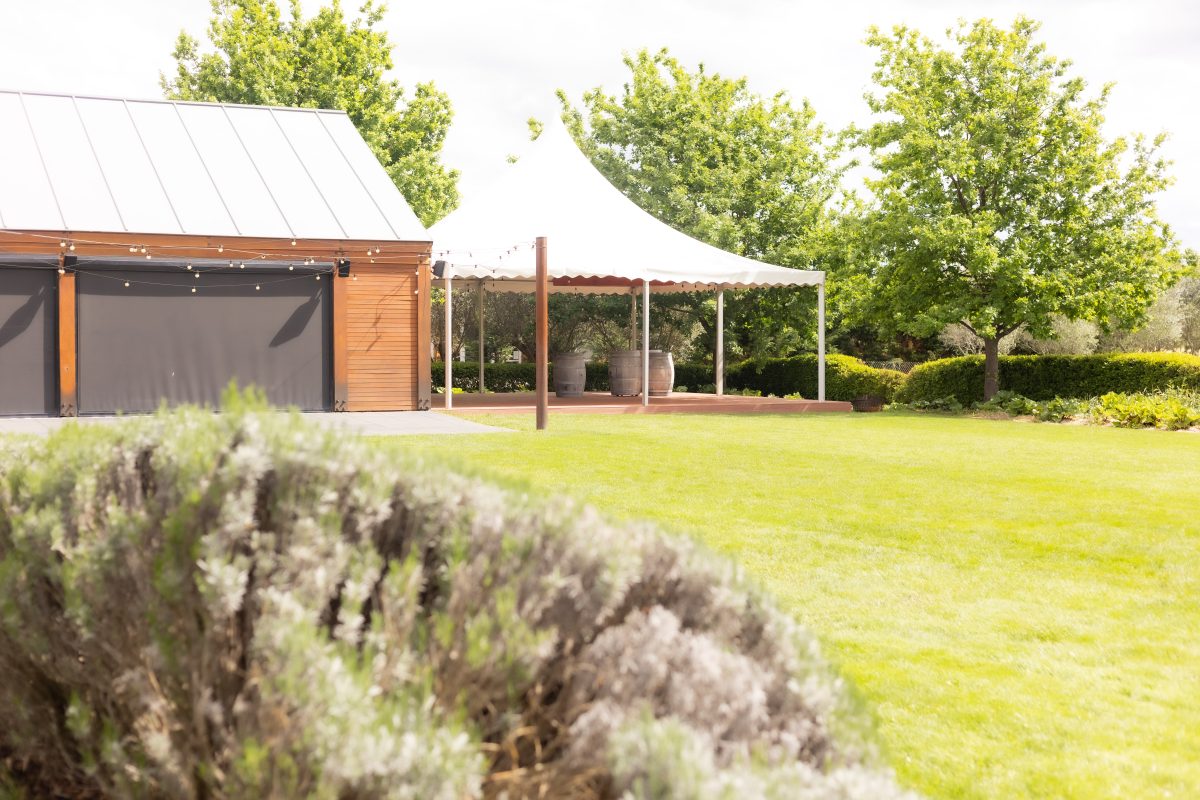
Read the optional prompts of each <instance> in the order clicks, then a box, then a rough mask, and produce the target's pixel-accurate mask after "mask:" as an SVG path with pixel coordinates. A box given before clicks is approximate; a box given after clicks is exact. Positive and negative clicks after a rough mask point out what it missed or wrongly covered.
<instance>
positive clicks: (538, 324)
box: [534, 236, 550, 431]
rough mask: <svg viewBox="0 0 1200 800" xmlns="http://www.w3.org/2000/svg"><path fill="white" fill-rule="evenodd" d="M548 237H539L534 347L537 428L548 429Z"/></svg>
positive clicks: (540, 429)
mask: <svg viewBox="0 0 1200 800" xmlns="http://www.w3.org/2000/svg"><path fill="white" fill-rule="evenodd" d="M547 271H548V265H547V262H546V237H545V236H539V237H538V238H537V281H536V286H537V289H536V292H537V299H536V306H537V308H536V311H535V313H534V331H535V336H534V349H535V351H536V355H537V367H536V369H537V429H538V430H539V431H544V430H546V421H547V418H548V417H549V416H550V386H549V382H550V363H549V362H550V342H549V338H550V291H549V289H550V287H549V286H548V283H549V281H548V279H547Z"/></svg>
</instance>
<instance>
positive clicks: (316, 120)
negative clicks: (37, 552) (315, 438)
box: [0, 92, 431, 415]
mask: <svg viewBox="0 0 1200 800" xmlns="http://www.w3.org/2000/svg"><path fill="white" fill-rule="evenodd" d="M430 247H431V245H430V241H429V237H428V235H427V234H426V232H425V230H424V228H423V227H422V225H421V224H420V222H419V221H418V220H417V218H416V216H415V215H414V214H413V212H412V210H411V209H410V208H409V207H408V204H407V203H406V202H405V200H404V198H403V196H402V195H401V194H400V192H399V191H398V190H397V189H396V187H395V185H394V184H393V183H392V181H391V179H390V178H389V177H388V175H387V173H386V172H385V171H384V169H383V168H382V166H381V165H380V164H379V162H378V161H377V160H376V159H375V157H374V155H373V154H372V153H371V151H370V148H368V146H367V145H366V143H365V142H364V141H363V140H362V138H361V137H360V136H359V135H358V133H357V131H356V130H355V128H354V126H353V124H352V123H351V122H350V120H349V118H348V117H347V116H346V115H345V114H344V113H342V112H335V111H321V110H315V109H288V108H266V107H254V106H236V105H220V104H206V103H179V102H170V101H134V100H122V99H114V98H100V97H80V96H66V95H51V94H44V93H21V92H0V415H30V414H62V415H75V414H92V413H95V414H102V413H113V412H140V411H149V410H153V409H154V408H156V407H158V405H160V403H162V402H167V403H181V402H193V403H209V404H213V403H215V402H216V401H217V400H218V398H219V396H220V393H221V392H222V390H223V389H224V387H225V386H227V385H228V383H229V382H230V381H231V380H235V381H237V382H238V383H239V384H240V385H243V386H245V385H251V384H253V385H256V386H258V387H260V388H261V389H263V390H264V391H265V392H266V394H267V397H268V399H270V400H271V401H272V402H273V403H276V404H278V405H295V406H298V407H300V408H301V409H305V410H337V411H366V410H397V409H420V408H428V407H429V388H430V387H429V348H428V341H429V333H428V331H429V316H428V315H429V301H428V291H429V285H430V280H429V260H430V259H429V257H430Z"/></svg>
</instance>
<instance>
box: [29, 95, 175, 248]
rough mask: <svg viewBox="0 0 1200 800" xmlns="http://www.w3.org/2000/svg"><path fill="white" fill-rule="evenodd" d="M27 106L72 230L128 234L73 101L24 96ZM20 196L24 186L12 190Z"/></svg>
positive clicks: (72, 99)
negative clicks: (124, 232) (123, 232)
mask: <svg viewBox="0 0 1200 800" xmlns="http://www.w3.org/2000/svg"><path fill="white" fill-rule="evenodd" d="M64 100H65V102H64ZM22 102H23V104H24V106H25V111H26V113H27V114H28V115H29V127H30V129H31V130H32V131H33V136H34V139H36V140H37V146H38V150H39V151H40V152H41V155H42V162H43V163H44V164H45V166H46V174H47V175H48V176H49V178H50V185H51V186H52V187H53V189H54V196H55V197H56V198H57V199H58V206H59V208H60V209H62V216H63V219H64V220H66V223H67V226H68V227H70V228H71V229H73V230H80V231H127V230H129V229H128V228H126V227H125V223H124V222H123V221H122V220H121V215H120V213H119V212H118V211H117V207H116V204H115V203H114V202H113V196H112V192H111V191H110V190H109V188H108V182H107V181H106V180H105V179H104V173H103V172H102V171H101V169H100V162H98V161H97V160H96V154H95V152H94V151H93V150H92V144H91V142H90V141H88V135H87V132H86V131H85V130H84V129H83V123H82V122H80V121H79V112H78V111H76V110H75V100H74V98H71V97H67V98H63V97H46V96H43V95H25V96H24V97H23V98H22ZM20 190H21V187H19V186H13V187H11V188H10V189H9V191H16V192H20ZM146 232H147V233H148V232H149V231H146ZM158 232H159V231H154V233H158ZM162 232H163V233H178V231H162Z"/></svg>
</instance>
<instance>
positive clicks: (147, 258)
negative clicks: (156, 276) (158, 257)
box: [146, 253, 154, 261]
mask: <svg viewBox="0 0 1200 800" xmlns="http://www.w3.org/2000/svg"><path fill="white" fill-rule="evenodd" d="M153 257H154V256H152V255H150V254H149V253H146V260H147V261H149V260H150V259H151V258H153Z"/></svg>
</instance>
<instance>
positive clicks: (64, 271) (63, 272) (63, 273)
mask: <svg viewBox="0 0 1200 800" xmlns="http://www.w3.org/2000/svg"><path fill="white" fill-rule="evenodd" d="M58 274H59V275H66V274H67V271H66V270H65V269H63V268H62V267H59V268H58Z"/></svg>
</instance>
